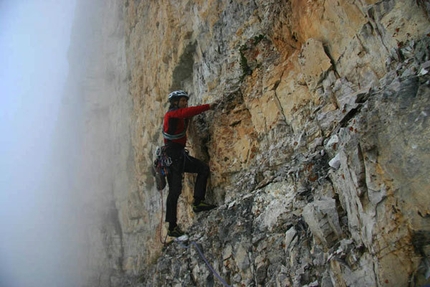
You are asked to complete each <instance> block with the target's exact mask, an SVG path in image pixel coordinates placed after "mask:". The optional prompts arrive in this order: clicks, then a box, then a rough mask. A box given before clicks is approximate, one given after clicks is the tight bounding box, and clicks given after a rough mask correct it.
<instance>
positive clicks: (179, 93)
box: [169, 90, 190, 101]
mask: <svg viewBox="0 0 430 287" xmlns="http://www.w3.org/2000/svg"><path fill="white" fill-rule="evenodd" d="M182 97H186V98H187V99H188V98H189V97H190V96H188V94H187V93H186V92H184V91H182V90H179V91H174V92H171V93H170V94H169V101H171V100H173V99H179V98H182Z"/></svg>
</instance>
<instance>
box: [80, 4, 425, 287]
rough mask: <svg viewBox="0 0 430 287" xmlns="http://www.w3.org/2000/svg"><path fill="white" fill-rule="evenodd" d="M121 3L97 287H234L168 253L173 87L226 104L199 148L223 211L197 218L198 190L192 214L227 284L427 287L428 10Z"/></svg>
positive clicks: (100, 158)
mask: <svg viewBox="0 0 430 287" xmlns="http://www.w3.org/2000/svg"><path fill="white" fill-rule="evenodd" d="M116 2H117V1H113V0H112V1H110V2H108V3H104V4H103V6H102V7H104V8H103V9H102V10H103V11H104V12H103V13H101V19H103V20H102V23H103V25H101V27H102V28H101V32H100V35H99V36H100V41H101V42H99V43H98V45H99V46H98V47H99V51H98V56H99V57H101V58H100V59H99V60H95V61H96V62H97V63H102V64H97V65H96V67H97V70H90V71H89V75H97V76H95V78H89V79H88V82H87V85H88V86H87V89H86V91H91V87H92V86H97V87H98V88H97V90H96V91H95V92H94V93H91V92H87V94H86V97H85V99H86V104H85V108H86V114H87V117H88V118H87V122H86V127H87V128H88V133H87V137H86V138H85V141H84V142H85V144H84V155H85V156H84V158H85V163H86V165H85V166H86V168H87V169H85V170H83V172H82V176H83V178H86V181H84V182H85V186H86V187H88V188H90V189H92V190H95V191H96V192H95V198H96V201H99V198H102V201H103V202H105V204H101V205H100V206H101V207H102V208H101V210H100V211H99V212H98V213H99V214H105V217H102V218H104V220H102V221H99V222H97V223H95V226H96V227H98V228H101V230H102V231H101V232H100V230H98V231H96V232H93V233H92V234H93V236H94V237H93V238H92V240H93V241H94V246H98V245H97V244H98V243H97V242H104V245H103V246H102V247H100V249H99V250H98V253H97V254H98V256H99V257H93V258H97V260H96V261H97V262H93V263H92V266H97V268H98V269H97V270H95V271H96V272H95V273H94V274H102V275H103V276H105V277H99V278H102V279H103V280H102V282H104V283H103V284H102V283H97V284H99V285H97V284H96V285H94V284H95V283H94V282H96V280H95V278H93V281H92V284H93V285H91V286H109V285H107V284H111V286H128V285H130V286H171V285H172V286H173V285H175V286H221V283H220V281H219V280H218V279H217V278H216V277H215V276H214V274H212V273H211V272H210V271H209V269H208V268H207V266H206V265H205V264H204V262H203V261H201V260H200V259H199V257H198V253H197V252H196V250H195V249H194V248H193V245H190V246H189V247H190V248H189V249H183V248H182V247H181V246H180V245H177V244H171V245H169V246H168V247H167V248H166V249H164V250H163V251H162V244H161V242H160V241H161V240H162V239H164V237H165V232H166V230H165V227H164V225H163V224H162V223H161V222H160V220H162V216H163V215H162V211H163V204H164V199H165V196H166V192H167V191H165V192H164V193H163V194H162V193H159V192H158V191H157V190H156V189H155V187H154V181H153V178H152V176H151V174H150V172H149V165H150V163H151V161H152V157H153V153H154V151H155V148H156V146H157V145H161V144H162V137H161V134H160V127H161V124H162V117H163V114H164V112H165V111H166V109H167V101H166V97H167V94H168V93H169V92H170V91H171V90H173V89H184V90H187V91H188V92H190V93H191V94H192V97H191V99H190V105H195V104H200V103H207V102H211V101H213V100H221V101H222V102H221V104H220V105H219V107H218V108H217V109H216V110H214V111H210V112H207V113H205V114H204V115H200V116H197V117H195V119H194V120H193V122H192V125H191V127H190V130H189V133H188V134H189V138H190V142H189V148H190V150H191V153H192V154H193V155H195V156H197V157H199V158H201V159H203V160H205V161H207V162H208V163H209V164H210V167H211V170H212V177H211V181H210V186H209V191H208V200H209V201H212V202H214V203H216V204H218V205H219V206H220V208H218V209H217V210H214V211H212V212H210V213H209V214H206V215H198V216H197V215H195V214H193V213H192V211H191V208H190V202H191V200H192V192H191V190H190V187H191V186H192V184H191V183H192V180H193V177H192V176H190V175H187V176H186V177H185V188H184V190H183V195H182V197H181V199H180V202H179V205H180V208H179V209H180V211H179V213H180V214H179V217H180V224H181V225H182V226H183V228H185V229H188V231H189V232H190V235H191V240H193V241H195V242H196V243H197V245H198V246H199V248H201V249H203V250H204V254H205V255H206V257H207V259H208V261H209V262H210V264H211V265H212V266H213V267H214V269H215V270H216V271H217V272H218V273H219V274H220V276H221V277H223V278H225V280H226V282H228V284H229V285H232V286H420V285H423V284H425V283H428V274H429V261H428V260H429V259H428V256H429V245H430V235H429V234H430V228H429V212H430V210H429V206H430V205H429V203H430V198H429V193H428V190H429V181H428V175H427V174H428V172H429V170H430V166H429V162H430V161H429V154H430V153H429V149H428V142H429V136H430V135H429V125H428V114H429V112H430V111H429V76H428V70H429V66H430V64H429V63H430V62H429V60H430V51H429V49H428V47H429V43H430V40H429V36H428V35H429V34H428V33H429V32H430V30H429V17H428V8H427V6H428V5H426V4H425V1H413V0H407V1H394V0H388V1H372V0H360V1H342V0H341V1H334V0H327V1H301V0H292V1H285V2H279V1H258V0H257V1H251V2H249V1H239V0H238V1H217V0H213V1H168V0H162V1H158V2H154V1H137V0H136V1H133V0H126V1H124V2H123V3H116ZM113 19H116V20H115V21H117V22H115V21H114V20H113ZM113 22H115V24H113ZM99 61H100V62H99ZM99 65H101V66H99ZM96 67H95V68H94V69H96ZM92 71H93V72H94V73H92ZM99 77H100V78H99ZM100 87H102V88H100ZM92 141H93V142H92ZM89 163H91V164H89ZM99 183H102V185H99ZM162 196H163V197H164V198H162ZM90 254H93V253H91V252H90ZM97 272H98V273H97ZM99 282H100V281H99Z"/></svg>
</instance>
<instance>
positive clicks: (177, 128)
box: [163, 91, 217, 237]
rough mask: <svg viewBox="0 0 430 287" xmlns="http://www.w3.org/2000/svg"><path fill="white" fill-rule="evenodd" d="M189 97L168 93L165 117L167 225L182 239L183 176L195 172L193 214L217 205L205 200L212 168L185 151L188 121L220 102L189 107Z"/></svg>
mask: <svg viewBox="0 0 430 287" xmlns="http://www.w3.org/2000/svg"><path fill="white" fill-rule="evenodd" d="M188 98H189V96H188V94H187V93H186V92H184V91H174V92H172V93H170V94H169V102H170V107H169V110H168V111H167V113H166V114H165V116H164V122H163V137H164V144H165V151H166V153H167V155H168V156H169V157H170V158H171V161H172V164H171V165H170V168H169V173H168V174H167V183H168V185H169V194H168V196H167V202H166V222H168V223H169V230H168V233H167V234H168V235H169V236H172V237H180V236H182V235H184V232H183V231H182V230H181V229H180V228H179V226H178V225H177V217H176V216H177V204H178V198H179V195H180V194H181V192H182V178H183V173H184V172H188V173H196V174H197V178H196V182H195V185H194V202H193V205H192V208H193V211H194V212H201V211H207V210H211V209H213V208H215V207H216V206H215V205H212V204H208V203H206V202H205V201H204V199H205V194H206V183H207V180H208V177H209V173H210V171H209V166H208V165H207V164H206V163H204V162H202V161H201V160H198V159H196V158H194V157H192V156H190V155H189V154H188V151H187V150H186V149H185V146H186V142H187V136H186V131H187V126H188V122H189V119H190V118H191V117H193V116H195V115H198V114H200V113H203V112H205V111H207V110H210V109H214V108H215V107H216V105H217V103H212V104H204V105H198V106H194V107H188Z"/></svg>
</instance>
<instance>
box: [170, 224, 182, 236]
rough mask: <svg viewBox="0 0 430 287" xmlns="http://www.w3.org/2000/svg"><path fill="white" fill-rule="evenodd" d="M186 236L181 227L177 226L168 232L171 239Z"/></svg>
mask: <svg viewBox="0 0 430 287" xmlns="http://www.w3.org/2000/svg"><path fill="white" fill-rule="evenodd" d="M184 234H185V233H184V232H183V231H182V230H181V229H180V228H179V226H175V228H173V229H172V230H170V229H169V231H168V232H167V235H169V236H171V237H181V236H182V235H184Z"/></svg>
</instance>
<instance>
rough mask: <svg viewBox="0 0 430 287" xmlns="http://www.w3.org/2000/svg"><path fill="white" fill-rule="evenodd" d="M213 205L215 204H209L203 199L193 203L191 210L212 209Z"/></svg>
mask: <svg viewBox="0 0 430 287" xmlns="http://www.w3.org/2000/svg"><path fill="white" fill-rule="evenodd" d="M215 207H216V205H213V204H209V203H206V202H204V201H200V202H199V203H194V204H193V211H194V212H200V211H207V210H211V209H214V208H215Z"/></svg>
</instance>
